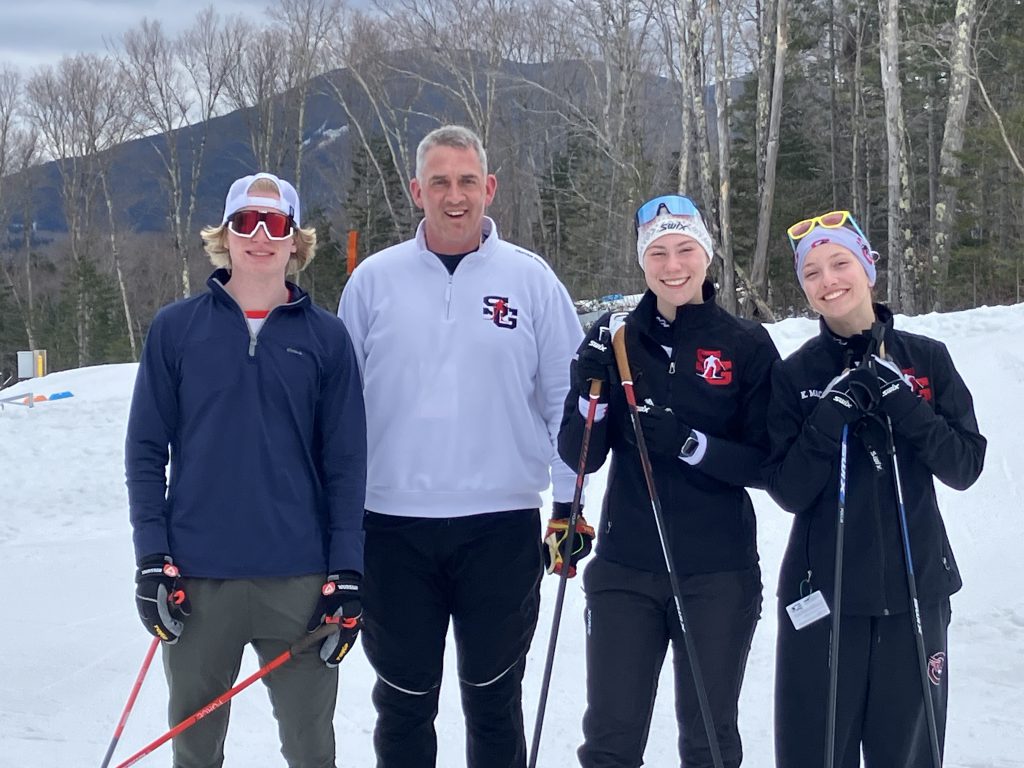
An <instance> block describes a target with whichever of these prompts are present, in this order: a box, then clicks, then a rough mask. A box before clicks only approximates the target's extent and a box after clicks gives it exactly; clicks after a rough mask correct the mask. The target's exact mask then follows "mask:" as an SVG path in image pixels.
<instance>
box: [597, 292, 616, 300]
mask: <svg viewBox="0 0 1024 768" xmlns="http://www.w3.org/2000/svg"><path fill="white" fill-rule="evenodd" d="M620 299H622V294H621V293H609V294H608V295H607V296H602V297H601V298H600V299H598V301H619V300H620Z"/></svg>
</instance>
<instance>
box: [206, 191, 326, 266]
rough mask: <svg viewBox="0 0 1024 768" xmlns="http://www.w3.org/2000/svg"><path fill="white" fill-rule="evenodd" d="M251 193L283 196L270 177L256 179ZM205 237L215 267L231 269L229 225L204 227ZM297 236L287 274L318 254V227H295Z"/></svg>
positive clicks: (207, 252) (211, 261)
mask: <svg viewBox="0 0 1024 768" xmlns="http://www.w3.org/2000/svg"><path fill="white" fill-rule="evenodd" d="M248 192H250V193H257V194H258V193H262V194H264V195H268V194H271V195H274V196H276V197H280V196H281V190H279V189H278V188H277V184H275V183H274V182H273V181H272V180H270V179H256V181H254V182H253V183H252V185H251V186H250V187H249V189H248ZM199 236H200V237H201V238H203V250H204V251H206V254H207V255H208V256H209V257H210V263H211V264H213V266H215V267H223V268H224V269H226V270H228V271H231V254H230V253H229V251H228V225H227V224H221V225H220V226H218V227H212V226H210V227H203V228H202V230H200V232H199ZM293 237H294V238H295V253H293V254H292V255H291V258H290V259H289V260H288V270H287V274H289V275H297V274H298V273H299V272H301V271H302V270H304V269H305V268H306V267H307V266H309V262H311V261H312V260H313V257H314V256H315V255H316V229H314V228H313V227H295V231H294V234H293Z"/></svg>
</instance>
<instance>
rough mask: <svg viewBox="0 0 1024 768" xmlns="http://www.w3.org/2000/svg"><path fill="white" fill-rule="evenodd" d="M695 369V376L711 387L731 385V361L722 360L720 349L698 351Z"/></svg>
mask: <svg viewBox="0 0 1024 768" xmlns="http://www.w3.org/2000/svg"><path fill="white" fill-rule="evenodd" d="M696 367H697V375H698V376H700V377H701V378H702V379H704V381H706V382H707V383H708V384H711V385H712V386H716V387H724V386H725V385H726V384H731V383H732V360H723V359H722V350H720V349H698V350H697V366H696Z"/></svg>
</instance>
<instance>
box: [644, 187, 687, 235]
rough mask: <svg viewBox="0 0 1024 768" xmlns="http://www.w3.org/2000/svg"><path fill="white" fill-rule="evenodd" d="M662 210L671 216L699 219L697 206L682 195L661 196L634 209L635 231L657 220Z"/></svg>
mask: <svg viewBox="0 0 1024 768" xmlns="http://www.w3.org/2000/svg"><path fill="white" fill-rule="evenodd" d="M662 209H665V211H666V212H667V213H670V214H672V215H673V216H696V217H697V218H698V219H699V218H700V211H698V210H697V206H695V205H694V204H693V201H692V200H690V198H688V197H683V196H682V195H662V196H661V197H656V198H654V199H653V200H648V201H647V202H646V203H644V204H643V205H641V206H640V207H639V208H637V209H636V218H635V219H634V221H633V224H634V225H635V226H636V229H637V231H639V230H640V227H642V226H644V225H645V224H650V223H651V222H652V221H654V220H655V219H656V218H658V215H659V214H660V213H661V211H662Z"/></svg>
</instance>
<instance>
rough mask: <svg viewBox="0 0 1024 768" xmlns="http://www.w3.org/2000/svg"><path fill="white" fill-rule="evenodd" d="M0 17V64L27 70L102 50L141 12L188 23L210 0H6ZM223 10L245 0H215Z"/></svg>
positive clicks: (168, 24)
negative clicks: (1, 18) (42, 0)
mask: <svg viewBox="0 0 1024 768" xmlns="http://www.w3.org/2000/svg"><path fill="white" fill-rule="evenodd" d="M4 5H5V8H4V18H3V22H2V23H0V66H2V65H3V64H5V63H6V64H11V65H14V66H15V67H17V68H19V69H21V70H22V71H24V72H28V71H29V70H31V69H32V68H33V67H37V66H40V65H43V64H55V63H56V62H57V61H58V60H59V59H60V58H61V56H65V55H72V56H73V55H74V54H76V53H102V52H104V51H105V50H107V46H108V44H109V43H111V42H113V41H116V40H118V39H119V38H120V36H121V35H122V34H123V33H124V32H125V31H126V30H128V29H129V28H131V27H133V26H135V25H136V24H138V23H139V22H140V21H142V19H143V18H149V19H153V20H158V21H160V23H161V24H162V25H163V26H164V29H165V31H166V32H167V33H168V34H171V35H173V34H175V33H177V32H179V31H181V30H182V29H185V28H186V27H188V26H189V25H190V24H191V23H192V21H193V20H194V19H195V17H196V14H198V13H199V11H201V10H202V9H203V8H205V7H206V6H208V5H210V2H209V0H45V1H44V2H28V1H24V0H18V1H16V0H5V2H4ZM215 7H216V9H217V12H218V13H220V14H221V15H222V16H229V15H231V14H234V13H240V12H243V11H244V12H246V13H247V14H251V13H252V11H253V4H252V3H251V2H248V3H247V2H244V0H218V2H217V3H216V5H215Z"/></svg>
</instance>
